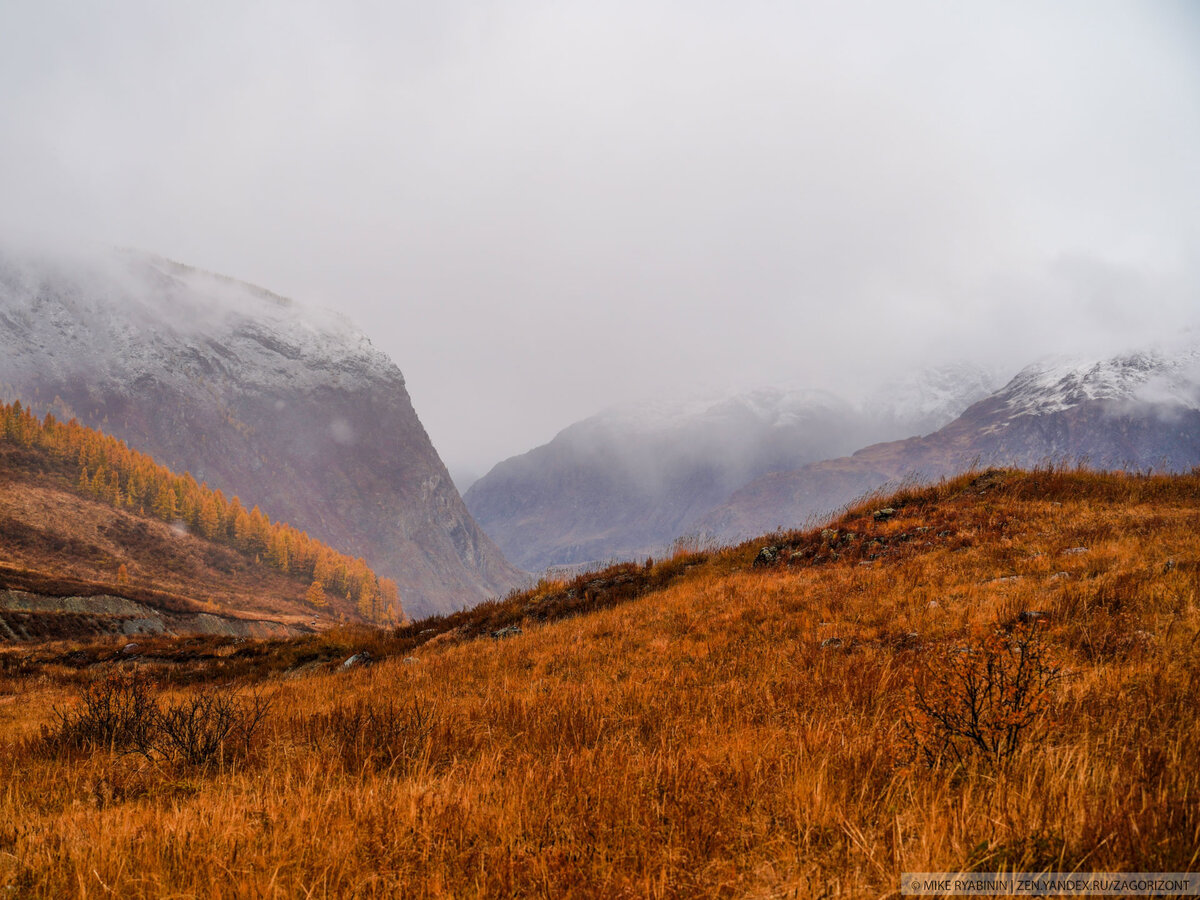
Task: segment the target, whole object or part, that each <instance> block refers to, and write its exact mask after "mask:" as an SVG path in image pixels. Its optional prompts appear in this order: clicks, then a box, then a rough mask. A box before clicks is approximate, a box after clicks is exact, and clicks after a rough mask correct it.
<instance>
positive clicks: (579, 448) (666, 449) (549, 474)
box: [464, 365, 994, 570]
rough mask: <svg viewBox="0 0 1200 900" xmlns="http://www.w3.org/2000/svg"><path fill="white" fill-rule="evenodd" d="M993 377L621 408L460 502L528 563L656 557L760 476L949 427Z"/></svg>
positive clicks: (956, 375)
mask: <svg viewBox="0 0 1200 900" xmlns="http://www.w3.org/2000/svg"><path fill="white" fill-rule="evenodd" d="M993 386H994V379H993V378H992V377H991V376H990V375H989V374H988V373H986V372H985V371H983V370H981V369H978V368H976V367H972V366H965V365H959V366H950V367H945V368H943V369H938V370H928V371H924V372H920V373H914V374H912V375H908V376H905V377H902V378H900V379H898V380H897V381H896V382H895V383H893V384H892V385H891V386H890V387H889V389H888V390H887V391H886V392H881V393H879V394H877V395H875V396H873V397H871V398H870V399H869V400H868V401H867V402H866V403H864V404H862V405H861V406H856V405H852V404H850V403H848V402H846V401H845V400H842V399H841V398H839V397H837V396H835V395H833V394H831V393H828V392H824V391H816V390H798V389H793V390H783V389H775V388H772V389H763V390H758V391H754V392H751V393H747V394H741V395H736V396H732V397H726V398H721V399H718V400H709V401H693V402H690V403H678V404H669V403H661V402H660V403H642V404H637V405H631V406H626V407H620V408H616V409H612V410H609V411H607V412H605V413H602V414H600V415H597V416H593V417H592V418H589V419H585V420H583V421H582V422H578V423H576V424H574V425H572V426H570V427H569V428H567V429H565V430H564V431H562V432H560V433H559V434H558V435H557V436H556V437H555V438H554V440H552V441H551V442H550V443H548V444H545V445H543V446H541V447H537V448H535V449H534V450H531V451H529V452H528V453H526V454H524V455H522V456H517V457H513V458H512V459H508V460H505V461H504V462H502V463H500V464H499V465H497V466H496V467H495V468H494V469H492V471H491V472H489V473H488V474H487V475H486V476H485V477H484V478H482V479H480V480H479V481H478V482H476V483H475V484H474V485H472V486H471V488H470V489H469V490H468V491H467V492H466V494H465V497H464V499H465V500H466V503H467V506H468V508H469V509H470V510H471V513H472V515H474V516H475V518H476V520H477V521H478V522H479V523H480V525H482V526H483V528H484V529H485V530H486V531H487V532H488V534H489V535H491V536H492V538H493V539H494V540H495V541H496V543H497V544H498V545H499V546H500V548H501V549H502V550H503V551H504V553H505V554H506V555H507V556H508V557H509V558H510V559H512V560H514V561H515V562H517V563H518V564H519V565H521V566H524V567H525V568H527V569H530V570H539V569H542V568H545V567H547V566H553V565H567V564H575V563H585V562H592V561H597V560H599V561H604V560H608V559H613V558H634V557H639V556H645V555H647V554H661V553H662V552H663V551H664V549H665V548H666V547H667V546H668V545H670V543H671V542H672V541H673V540H674V539H675V538H677V537H679V536H681V535H684V534H687V533H688V532H690V531H692V530H694V529H695V528H696V527H697V524H698V523H699V522H701V521H702V520H703V518H704V516H705V515H706V514H707V513H708V512H709V511H710V510H711V509H712V508H713V507H715V506H717V505H718V504H721V503H723V502H724V501H725V500H726V499H728V497H729V496H730V494H731V493H732V492H733V491H735V490H737V489H738V488H739V487H742V486H743V485H745V484H746V483H748V482H750V481H752V480H753V479H755V478H756V477H758V476H760V475H762V474H763V473H766V472H773V471H777V470H781V469H792V468H795V467H796V466H797V465H801V464H803V463H806V462H811V461H814V460H818V459H824V458H828V457H831V456H837V455H839V454H842V453H846V452H848V451H850V450H851V449H853V448H854V447H860V446H862V445H863V444H864V443H868V442H870V441H874V440H880V439H881V438H884V437H892V436H899V435H906V434H914V433H917V432H918V431H919V430H920V429H922V428H925V427H926V426H927V425H928V424H929V423H931V422H932V423H936V424H935V426H934V427H936V426H937V425H941V424H944V423H945V422H946V421H948V420H949V419H950V418H953V416H954V415H956V414H957V413H959V412H961V411H962V410H963V409H965V408H966V407H967V406H968V405H969V404H970V403H971V402H973V401H975V400H977V399H979V398H980V397H982V396H986V395H987V394H988V393H989V392H990V390H992V388H993Z"/></svg>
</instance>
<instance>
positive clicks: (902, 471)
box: [699, 335, 1200, 540]
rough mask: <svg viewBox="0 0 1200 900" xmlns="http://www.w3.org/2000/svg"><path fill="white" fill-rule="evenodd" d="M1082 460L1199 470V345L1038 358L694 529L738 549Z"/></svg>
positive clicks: (744, 498) (774, 483)
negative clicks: (925, 484) (958, 482)
mask: <svg viewBox="0 0 1200 900" xmlns="http://www.w3.org/2000/svg"><path fill="white" fill-rule="evenodd" d="M1079 463H1083V464H1086V465H1089V466H1092V467H1095V468H1099V469H1125V470H1129V471H1156V472H1180V471H1186V470H1188V469H1191V468H1192V467H1194V466H1198V465H1200V341H1197V340H1196V339H1195V336H1194V335H1191V336H1188V335H1185V336H1184V337H1182V338H1180V339H1177V340H1175V341H1173V342H1170V343H1167V344H1165V345H1160V346H1156V347H1151V348H1147V349H1143V350H1139V351H1134V352H1129V353H1123V354H1119V355H1116V356H1108V357H1105V356H1099V357H1082V356H1077V357H1069V358H1068V357H1061V358H1053V359H1045V360H1042V361H1039V362H1037V363H1033V364H1031V365H1029V366H1027V367H1026V368H1024V369H1022V370H1021V372H1019V373H1018V374H1017V375H1016V377H1014V378H1013V379H1012V380H1011V381H1009V382H1008V383H1007V384H1006V385H1005V386H1004V387H1003V388H1001V389H1000V390H998V391H996V392H995V393H994V394H992V395H991V396H989V397H987V398H985V399H983V400H981V401H979V402H978V403H975V404H974V405H972V406H971V407H970V408H969V409H967V410H966V411H965V412H964V413H963V414H962V415H961V416H959V417H958V418H956V419H955V420H954V421H953V422H951V423H949V424H948V425H946V426H945V427H944V428H941V429H939V430H938V431H936V432H934V433H932V434H929V435H927V436H925V437H918V438H911V439H908V440H903V441H893V442H889V443H882V444H876V445H873V446H868V447H865V448H863V449H861V450H859V451H858V452H856V453H854V454H853V455H850V456H845V457H840V458H836V459H829V460H822V461H819V462H814V463H811V464H809V465H806V466H803V467H800V468H798V469H796V470H795V471H791V472H776V473H772V474H769V475H766V476H764V477H762V478H759V479H756V480H755V481H753V482H751V483H750V484H747V485H746V486H745V487H743V488H741V489H740V490H738V491H737V492H736V493H734V494H733V496H732V497H730V499H729V501H728V502H727V503H724V504H722V505H721V506H720V507H718V508H716V509H714V510H713V511H712V512H711V513H709V514H708V515H707V516H705V518H704V519H703V521H702V522H701V523H700V524H699V528H700V530H701V531H703V532H704V533H706V534H709V535H712V536H716V537H719V538H720V539H722V540H738V539H742V538H747V537H752V536H755V535H759V534H763V533H765V532H768V531H771V530H773V529H776V528H780V527H783V528H794V527H799V526H801V525H803V524H805V523H806V522H809V521H811V520H812V519H814V518H815V517H822V516H826V515H828V514H830V513H831V512H834V511H835V510H837V509H838V508H839V507H841V506H844V505H845V504H847V503H849V502H851V501H852V500H854V499H856V498H857V497H859V496H861V495H862V494H863V493H865V492H867V491H872V490H875V489H878V488H880V487H883V486H884V485H887V484H889V483H892V484H894V483H898V482H900V481H903V480H908V479H917V480H928V479H935V478H939V477H942V476H945V475H950V474H953V473H956V472H960V471H963V470H965V469H967V468H968V467H970V466H973V465H979V466H987V465H999V466H1022V467H1032V466H1038V465H1045V464H1065V465H1075V464H1079Z"/></svg>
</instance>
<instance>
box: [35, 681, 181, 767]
mask: <svg viewBox="0 0 1200 900" xmlns="http://www.w3.org/2000/svg"><path fill="white" fill-rule="evenodd" d="M157 717H158V704H157V703H156V701H155V699H154V696H153V695H152V693H151V690H150V685H149V683H148V682H147V681H146V679H145V678H144V677H142V676H141V675H140V674H139V673H137V672H117V673H114V674H110V675H107V676H105V677H103V678H100V679H97V680H96V681H93V682H91V683H90V684H87V685H85V686H84V688H83V690H82V691H81V692H80V695H79V703H78V704H76V706H75V707H73V708H70V709H65V710H64V709H55V710H54V719H53V721H52V723H51V724H50V725H46V726H43V727H42V736H41V746H42V747H43V748H44V749H46V750H47V751H50V752H54V751H63V750H87V751H96V750H111V751H116V752H130V751H132V752H143V751H144V750H145V749H146V748H147V747H148V746H149V744H150V743H151V741H152V734H153V732H154V729H155V724H156V720H157Z"/></svg>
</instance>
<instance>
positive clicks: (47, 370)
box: [0, 251, 522, 616]
mask: <svg viewBox="0 0 1200 900" xmlns="http://www.w3.org/2000/svg"><path fill="white" fill-rule="evenodd" d="M0 396H3V397H4V398H5V399H9V400H13V399H20V400H22V401H24V402H26V403H28V404H32V405H33V407H34V408H35V409H36V410H38V411H41V412H44V411H50V410H53V411H54V412H55V413H56V415H59V416H61V417H70V416H76V417H78V418H79V420H80V421H81V422H83V423H84V424H87V425H90V426H94V427H98V428H100V429H102V430H103V431H105V432H107V433H110V434H113V435H115V436H117V437H120V438H122V439H124V440H125V441H126V442H128V443H129V444H130V445H131V446H133V447H134V448H135V449H138V450H142V451H144V452H147V453H149V454H151V455H152V456H154V457H155V458H156V459H157V460H159V461H160V462H162V463H163V464H165V465H167V466H169V467H171V468H173V469H175V470H177V471H184V470H187V471H190V472H191V473H192V475H194V476H195V477H196V478H197V479H198V480H203V481H207V482H208V484H209V485H210V486H211V487H214V488H218V489H220V490H222V491H224V492H225V493H226V495H237V496H239V497H240V499H241V500H242V502H243V503H244V504H245V505H246V506H247V507H250V506H252V505H258V506H260V507H261V508H262V509H263V511H264V512H266V513H267V514H268V515H270V516H271V517H272V518H274V519H277V520H286V521H288V522H290V523H291V524H292V525H294V526H296V527H298V528H301V529H303V530H306V531H308V532H309V533H310V534H311V535H313V536H314V537H316V538H318V539H320V540H323V541H325V542H327V543H329V544H330V545H332V546H334V547H336V548H337V549H339V550H341V551H343V552H346V553H349V554H351V555H354V556H362V557H363V558H365V559H366V560H367V562H368V563H369V564H370V565H371V566H372V567H373V568H374V569H375V570H376V571H377V572H379V573H380V574H381V575H384V576H387V577H390V578H392V579H394V580H395V581H396V582H397V584H398V586H399V589H400V595H401V600H402V602H403V604H404V607H405V610H406V611H407V612H408V613H409V614H410V615H417V616H420V615H424V614H428V613H434V612H444V611H448V610H451V609H455V608H459V607H463V606H468V605H471V604H473V603H476V602H478V601H480V600H482V599H485V598H486V597H488V596H491V595H495V594H498V593H504V592H505V591H507V590H508V589H510V588H512V587H514V586H515V585H517V584H518V583H520V581H521V579H522V573H520V572H519V571H518V570H516V569H515V568H514V567H513V566H511V565H510V564H509V563H508V562H507V561H506V560H505V559H504V557H503V556H502V554H501V553H500V552H499V551H498V550H497V548H496V547H495V545H494V544H493V543H492V542H491V540H489V539H488V537H487V536H486V535H485V534H484V533H483V532H482V531H481V530H480V529H479V527H478V526H477V525H476V524H475V522H474V520H473V519H472V518H471V515H470V514H469V513H468V512H467V509H466V507H465V506H464V504H463V502H462V500H461V498H460V497H459V495H458V492H457V490H456V489H455V488H454V485H453V483H452V482H451V480H450V477H449V475H448V474H447V472H446V469H445V467H444V466H443V464H442V462H441V460H440V459H439V457H438V455H437V452H436V451H435V450H434V448H433V445H432V444H431V443H430V441H429V438H428V436H427V435H426V433H425V429H424V428H423V427H422V425H421V423H420V421H419V419H418V418H417V415H416V412H415V411H414V410H413V407H412V404H411V402H410V400H409V396H408V393H407V391H406V389H405V385H404V378H403V376H402V375H401V373H400V370H399V369H398V368H397V367H396V366H395V365H394V364H393V363H392V361H391V360H390V359H388V357H387V356H386V355H384V354H383V353H381V352H379V351H378V350H376V349H375V348H374V347H372V346H371V343H370V341H369V340H368V339H367V338H366V337H365V336H364V335H363V334H362V333H361V332H360V331H358V330H357V329H356V328H355V327H354V326H353V325H351V324H350V323H349V322H348V321H347V320H345V319H344V318H342V317H340V316H338V315H336V314H334V313H330V312H325V311H320V310H313V309H306V308H302V307H300V306H297V305H296V304H294V303H292V302H291V301H289V300H287V299H285V298H282V297H279V296H277V295H274V294H272V293H270V292H268V291H265V290H262V289H260V288H256V287H253V286H250V285H247V284H244V283H241V282H237V281H234V280H232V279H229V278H225V277H222V276H218V275H213V274H211V273H206V272H201V271H198V270H195V269H191V268H188V267H186V266H182V265H179V264H177V263H173V262H169V261H167V260H163V259H160V258H157V257H152V256H149V255H144V254H136V253H103V254H93V255H90V256H88V257H87V258H84V257H67V256H65V255H53V256H51V255H46V254H37V255H34V254H29V253H18V252H15V251H0Z"/></svg>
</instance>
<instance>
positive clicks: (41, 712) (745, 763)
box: [0, 471, 1200, 898]
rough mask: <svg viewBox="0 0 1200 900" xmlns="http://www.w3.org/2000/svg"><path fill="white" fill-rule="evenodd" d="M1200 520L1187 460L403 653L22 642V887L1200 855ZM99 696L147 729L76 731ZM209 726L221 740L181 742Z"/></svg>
mask: <svg viewBox="0 0 1200 900" xmlns="http://www.w3.org/2000/svg"><path fill="white" fill-rule="evenodd" d="M1197 534H1200V475H1197V474H1193V475H1189V476H1177V477H1152V478H1139V477H1133V476H1123V475H1098V474H1090V473H1076V472H1036V473H1019V472H1008V471H1002V472H987V473H982V474H976V475H972V476H967V477H963V478H959V479H956V480H954V481H951V482H947V483H945V484H943V485H940V486H937V487H934V488H929V489H922V490H912V491H907V492H904V493H902V494H899V495H896V496H893V497H888V498H878V499H875V500H873V501H872V502H870V503H867V504H865V505H863V506H861V507H859V508H857V509H854V510H851V511H850V512H848V513H847V514H846V515H845V516H844V517H842V518H841V519H840V520H839V521H837V522H835V523H833V524H831V525H830V527H829V528H827V529H824V530H816V531H812V532H806V533H794V534H788V535H775V536H772V537H770V538H766V539H763V540H760V541H756V542H753V543H750V544H746V545H743V546H741V547H738V548H733V549H729V550H725V551H721V552H717V553H713V554H696V555H691V556H681V557H679V558H677V559H674V560H667V561H662V562H657V563H654V564H652V565H649V566H622V567H617V568H614V569H612V570H609V571H607V572H603V573H594V574H591V575H587V576H583V577H581V578H580V579H577V580H576V581H574V582H571V583H555V584H543V585H540V586H539V587H538V588H537V589H535V590H534V591H531V592H528V593H525V594H521V595H515V596H512V597H509V598H506V599H505V600H503V601H499V602H496V603H493V604H489V605H486V606H485V607H483V608H480V609H478V610H473V611H471V612H469V613H464V614H460V615H459V616H456V617H450V618H446V619H438V620H428V621H426V622H418V623H414V624H412V625H410V626H406V627H404V628H400V629H396V630H394V631H390V632H380V631H374V632H369V631H361V632H354V631H343V632H335V633H327V634H324V635H320V636H311V637H307V638H301V639H297V640H294V641H273V642H252V643H247V644H238V645H235V644H232V643H229V642H227V641H219V640H207V641H197V640H193V641H189V642H187V643H186V644H180V643H171V642H167V641H165V640H163V639H160V643H157V644H154V645H153V646H152V647H151V648H150V652H149V654H148V658H144V659H142V660H140V661H137V662H130V661H128V660H126V659H124V658H123V657H122V656H121V654H120V653H119V652H117V651H116V648H115V647H114V646H113V645H111V644H104V643H100V644H95V645H90V646H85V647H78V648H74V649H71V650H70V651H69V652H68V651H66V650H54V649H43V650H41V651H40V652H38V653H32V654H31V653H20V654H18V653H11V652H10V653H7V654H3V655H0V672H2V673H3V674H2V675H0V728H2V729H3V731H2V732H0V733H3V734H4V735H5V737H4V743H3V747H2V749H0V773H2V775H3V777H4V779H5V781H4V783H5V789H4V791H3V792H0V822H3V823H5V824H4V825H3V826H0V884H7V885H9V886H13V887H16V892H17V894H18V895H20V896H33V897H42V896H45V897H63V896H108V895H109V894H110V893H113V894H117V895H120V896H131V897H138V896H160V895H163V894H166V893H170V894H172V895H176V896H227V897H272V896H278V897H292V896H313V897H323V896H362V897H373V896H374V897H387V896H414V897H435V896H453V897H473V896H508V895H519V896H551V897H558V896H573V897H574V896H580V897H605V898H608V897H622V896H624V897H695V896H712V897H731V898H741V897H747V898H758V897H761V898H767V897H810V896H818V895H822V893H823V895H825V896H846V897H877V896H888V895H892V896H894V895H896V894H897V892H898V888H899V878H900V874H901V873H902V872H906V871H945V870H957V869H973V870H976V871H999V870H1005V869H1008V870H1019V871H1036V870H1071V869H1083V870H1088V871H1112V870H1135V871H1183V870H1194V869H1196V868H1197V867H1198V866H1200V851H1197V849H1196V848H1197V847H1200V774H1198V773H1200V749H1198V748H1200V716H1198V715H1197V713H1198V712H1200V709H1198V708H1197V707H1198V706H1200V646H1198V645H1197V640H1196V638H1197V635H1200V609H1198V607H1197V599H1198V588H1200V542H1198V541H1197V539H1196V535H1197ZM511 626H517V627H519V629H520V631H519V632H516V631H514V630H511ZM506 629H508V630H506ZM493 635H495V636H493ZM362 649H367V650H369V651H370V652H371V654H372V655H373V656H374V657H375V658H376V659H377V662H376V663H375V664H374V665H370V666H363V665H355V666H351V667H348V668H347V667H344V666H342V665H341V662H342V660H343V659H344V658H345V656H348V655H349V653H351V652H354V651H357V650H362ZM114 678H117V679H118V680H114ZM120 679H124V680H120ZM139 685H140V686H139ZM989 687H990V688H991V689H992V690H991V691H990V692H989V690H988V688H989ZM106 692H107V693H106ZM103 696H110V697H111V696H120V697H126V698H133V701H134V702H133V705H134V706H139V705H140V706H139V708H142V709H143V711H144V712H145V715H144V716H142V718H141V719H139V720H138V721H139V722H141V723H142V724H141V725H138V724H137V723H136V722H135V723H132V724H131V723H129V722H125V723H124V724H122V723H116V725H114V723H112V722H108V724H107V725H106V724H105V722H104V721H103V716H98V715H93V716H92V717H91V718H88V717H87V716H84V715H82V714H79V713H76V712H72V711H73V710H80V709H83V707H81V706H79V704H81V703H82V702H83V701H84V700H88V699H90V700H91V701H92V708H93V712H95V711H96V710H101V711H102V710H103V708H104V707H103V704H98V703H97V702H96V701H97V698H98V697H103ZM972 696H973V697H974V698H975V701H976V702H975V706H974V711H975V712H976V714H977V715H976V717H975V718H974V719H972V718H971V717H970V716H965V717H964V715H963V714H962V713H963V707H962V704H963V702H964V701H965V700H966V699H968V698H970V697H972ZM205 698H208V699H207V700H205ZM205 703H207V704H208V706H205ZM214 704H216V706H214ZM222 704H224V705H222ZM52 707H58V708H59V709H60V710H63V711H64V714H65V715H64V716H60V717H59V718H58V719H56V718H55V717H54V716H53V715H52V714H51V713H50V712H49V710H50V709H51V708H52ZM216 707H220V708H221V709H224V710H226V718H225V719H223V720H221V721H228V722H230V723H232V724H231V725H230V728H229V730H228V733H227V734H226V735H225V737H224V739H223V740H218V741H216V742H215V743H214V744H213V745H212V748H211V752H210V753H209V754H207V755H205V754H204V753H203V752H195V751H196V748H195V747H192V748H191V751H189V749H188V748H187V747H186V746H183V745H181V742H180V741H178V740H175V739H173V733H174V732H177V731H178V723H179V721H180V715H182V714H181V713H180V712H179V710H185V711H186V710H187V709H192V710H196V709H200V710H201V713H198V714H196V716H197V717H198V719H199V720H201V721H205V722H212V721H216V720H218V719H220V716H217V714H216V713H213V712H212V711H211V710H212V709H214V708H216ZM204 709H208V710H209V713H207V714H205V713H203V710H204ZM964 722H966V723H967V725H968V727H963V725H964ZM972 722H974V725H973V726H971V723H972ZM118 725H119V726H120V727H116V726H118ZM109 726H112V727H109ZM177 736H178V735H177V734H174V737H177ZM185 743H186V742H185Z"/></svg>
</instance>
